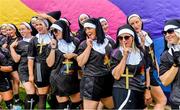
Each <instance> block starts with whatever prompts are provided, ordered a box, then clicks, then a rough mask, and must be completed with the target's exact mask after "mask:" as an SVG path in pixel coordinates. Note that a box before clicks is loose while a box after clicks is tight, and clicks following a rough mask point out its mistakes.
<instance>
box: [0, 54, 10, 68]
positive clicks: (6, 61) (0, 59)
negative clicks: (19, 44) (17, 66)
mask: <svg viewBox="0 0 180 110" xmlns="http://www.w3.org/2000/svg"><path fill="white" fill-rule="evenodd" d="M6 54H8V53H6ZM9 54H10V53H9ZM0 63H1V65H2V66H12V65H13V61H12V59H11V58H10V57H8V56H6V55H5V54H3V53H1V52H0Z"/></svg>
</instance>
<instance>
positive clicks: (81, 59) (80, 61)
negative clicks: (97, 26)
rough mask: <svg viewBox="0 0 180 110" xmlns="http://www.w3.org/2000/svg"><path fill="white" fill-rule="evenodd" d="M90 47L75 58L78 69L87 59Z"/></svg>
mask: <svg viewBox="0 0 180 110" xmlns="http://www.w3.org/2000/svg"><path fill="white" fill-rule="evenodd" d="M91 48H92V47H91V46H87V47H86V49H85V50H84V52H83V53H82V54H80V55H79V56H78V57H77V62H78V65H79V66H80V67H83V66H84V65H85V64H86V62H87V61H88V59H89V56H90V53H91Z"/></svg>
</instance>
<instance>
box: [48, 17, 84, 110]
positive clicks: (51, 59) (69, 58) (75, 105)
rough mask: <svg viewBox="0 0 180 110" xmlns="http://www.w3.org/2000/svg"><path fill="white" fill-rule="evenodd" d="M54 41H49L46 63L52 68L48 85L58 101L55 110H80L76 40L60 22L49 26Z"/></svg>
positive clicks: (65, 25)
mask: <svg viewBox="0 0 180 110" xmlns="http://www.w3.org/2000/svg"><path fill="white" fill-rule="evenodd" d="M51 31H52V34H53V35H54V37H55V39H56V40H54V39H53V40H52V41H51V44H50V46H51V48H49V50H48V54H47V55H48V57H47V59H46V62H47V64H48V66H49V67H52V71H51V76H50V84H51V87H52V91H53V94H54V95H56V99H57V101H58V105H57V107H56V108H57V109H67V108H68V106H69V108H70V109H80V105H81V103H82V101H81V99H80V92H79V91H80V87H79V86H80V82H79V79H78V74H77V72H78V71H77V68H78V64H77V61H76V57H77V46H78V44H79V41H78V40H77V38H75V37H72V36H70V29H69V26H68V25H67V24H66V23H65V22H64V21H62V20H58V21H55V22H54V24H53V25H52V26H51Z"/></svg>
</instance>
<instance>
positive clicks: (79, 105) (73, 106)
mask: <svg viewBox="0 0 180 110" xmlns="http://www.w3.org/2000/svg"><path fill="white" fill-rule="evenodd" d="M70 108H71V109H76V110H80V109H81V108H82V101H79V102H71V106H70Z"/></svg>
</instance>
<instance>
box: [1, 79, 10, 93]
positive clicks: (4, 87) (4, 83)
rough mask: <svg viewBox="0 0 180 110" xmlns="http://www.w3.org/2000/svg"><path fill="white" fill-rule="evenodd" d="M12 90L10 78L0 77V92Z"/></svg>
mask: <svg viewBox="0 0 180 110" xmlns="http://www.w3.org/2000/svg"><path fill="white" fill-rule="evenodd" d="M8 90H12V84H11V81H10V78H7V77H1V78H0V92H6V91H8Z"/></svg>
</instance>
